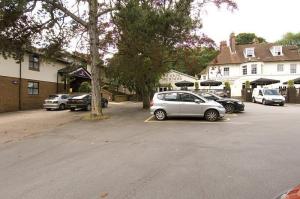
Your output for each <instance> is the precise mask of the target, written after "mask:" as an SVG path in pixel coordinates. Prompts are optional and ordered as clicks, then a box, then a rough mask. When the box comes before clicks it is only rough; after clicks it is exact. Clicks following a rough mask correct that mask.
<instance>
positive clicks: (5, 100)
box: [0, 76, 63, 112]
mask: <svg viewBox="0 0 300 199" xmlns="http://www.w3.org/2000/svg"><path fill="white" fill-rule="evenodd" d="M29 81H33V82H38V83H39V94H38V95H29V94H28V89H27V86H28V82H29ZM19 85H20V84H19V79H18V78H11V77H3V76H0V112H8V111H17V110H19ZM56 91H57V84H56V83H54V82H44V81H35V80H28V79H22V82H21V110H28V109H38V108H42V107H43V102H44V100H45V99H46V98H47V97H48V96H49V95H51V94H55V93H56ZM62 91H63V84H59V92H62Z"/></svg>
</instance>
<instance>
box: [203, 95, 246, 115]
mask: <svg viewBox="0 0 300 199" xmlns="http://www.w3.org/2000/svg"><path fill="white" fill-rule="evenodd" d="M201 96H202V97H204V98H205V99H207V100H214V101H216V102H218V103H220V104H222V105H223V106H224V108H225V110H226V113H233V112H241V111H244V109H245V105H244V103H243V102H242V101H240V100H237V99H232V98H223V97H220V96H218V95H215V94H213V93H202V94H201Z"/></svg>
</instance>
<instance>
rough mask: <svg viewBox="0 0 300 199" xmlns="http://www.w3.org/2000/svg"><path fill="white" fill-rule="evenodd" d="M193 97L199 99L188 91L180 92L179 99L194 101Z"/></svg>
mask: <svg viewBox="0 0 300 199" xmlns="http://www.w3.org/2000/svg"><path fill="white" fill-rule="evenodd" d="M195 99H199V98H198V97H196V96H195V95H192V94H189V93H182V94H180V101H182V102H195Z"/></svg>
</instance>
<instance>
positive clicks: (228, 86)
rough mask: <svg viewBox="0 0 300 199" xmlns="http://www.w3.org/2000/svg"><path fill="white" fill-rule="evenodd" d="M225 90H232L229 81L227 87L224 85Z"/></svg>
mask: <svg viewBox="0 0 300 199" xmlns="http://www.w3.org/2000/svg"><path fill="white" fill-rule="evenodd" d="M224 87H225V89H228V90H229V89H230V83H229V82H228V81H226V82H225V85H224Z"/></svg>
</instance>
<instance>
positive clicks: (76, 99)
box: [67, 94, 108, 111]
mask: <svg viewBox="0 0 300 199" xmlns="http://www.w3.org/2000/svg"><path fill="white" fill-rule="evenodd" d="M91 104H92V95H91V94H81V95H75V96H72V97H70V98H69V99H68V103H67V105H68V108H69V109H70V110H71V111H75V109H84V110H87V111H90V110H91ZM101 107H102V108H107V107H108V100H107V99H105V98H103V97H102V98H101Z"/></svg>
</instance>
